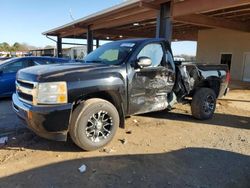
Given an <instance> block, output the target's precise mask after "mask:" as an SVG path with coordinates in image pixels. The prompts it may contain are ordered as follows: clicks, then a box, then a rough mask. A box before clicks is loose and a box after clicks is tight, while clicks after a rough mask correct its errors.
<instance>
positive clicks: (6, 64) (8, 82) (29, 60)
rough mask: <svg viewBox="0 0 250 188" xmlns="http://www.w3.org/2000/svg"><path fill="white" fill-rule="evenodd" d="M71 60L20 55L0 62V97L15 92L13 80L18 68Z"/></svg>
mask: <svg viewBox="0 0 250 188" xmlns="http://www.w3.org/2000/svg"><path fill="white" fill-rule="evenodd" d="M71 62H73V61H72V60H69V59H63V58H51V57H20V58H12V59H8V60H5V61H2V62H0V97H7V96H11V95H12V93H14V92H15V90H16V86H15V80H16V73H17V71H18V70H20V69H23V68H27V67H31V66H34V65H49V64H56V63H71Z"/></svg>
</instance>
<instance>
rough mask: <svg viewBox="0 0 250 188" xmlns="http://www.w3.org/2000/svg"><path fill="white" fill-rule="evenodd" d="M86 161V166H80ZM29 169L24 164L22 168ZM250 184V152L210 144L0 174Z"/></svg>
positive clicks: (28, 178)
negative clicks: (230, 150)
mask: <svg viewBox="0 0 250 188" xmlns="http://www.w3.org/2000/svg"><path fill="white" fill-rule="evenodd" d="M83 164H85V165H86V166H87V170H86V172H85V173H80V172H79V171H78V168H79V167H80V166H81V165H83ZM24 168H25V167H24ZM34 185H35V187H37V188H40V187H41V188H43V187H83V185H84V187H115V188H119V187H184V188H185V187H188V188H190V187H213V188H216V187H220V188H221V187H225V188H226V187H227V188H249V187H250V157H249V156H246V155H242V154H239V153H233V152H228V151H223V150H215V149H208V148H186V149H181V150H177V151H173V152H167V153H157V154H138V155H121V156H104V157H91V158H81V159H75V160H68V161H63V162H58V163H52V164H49V165H45V166H42V167H38V168H34V169H30V170H26V171H23V172H20V173H17V174H13V175H10V176H6V177H1V178H0V187H5V188H8V187H34Z"/></svg>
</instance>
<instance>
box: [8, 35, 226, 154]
mask: <svg viewBox="0 0 250 188" xmlns="http://www.w3.org/2000/svg"><path fill="white" fill-rule="evenodd" d="M84 60H85V63H79V64H67V65H51V66H41V67H31V68H27V69H23V70H21V71H19V72H18V74H17V82H16V84H17V92H16V93H15V94H13V96H12V100H13V109H14V110H15V111H16V113H17V115H18V116H19V117H21V119H23V120H25V121H26V123H27V125H28V127H29V128H30V129H32V130H33V131H34V132H35V133H37V134H38V135H40V136H42V137H44V138H48V139H53V140H58V141H66V139H67V136H68V133H69V134H70V136H71V138H72V140H73V141H74V142H75V143H76V144H77V145H78V146H79V147H81V148H83V149H85V150H95V149H98V148H100V147H103V146H105V145H106V144H108V143H109V142H110V141H111V140H112V138H113V137H114V135H115V133H116V130H117V128H118V127H124V123H125V117H126V116H130V115H134V114H142V113H147V112H153V111H160V110H164V109H171V108H172V107H173V105H174V104H175V103H176V102H180V103H182V102H185V103H187V102H190V104H191V109H192V114H193V116H194V117H195V118H197V119H203V120H204V119H209V118H211V117H212V116H213V114H214V111H215V107H216V99H217V98H218V97H221V96H223V95H224V94H226V92H227V87H228V82H229V71H228V67H227V66H226V65H211V66H209V65H196V64H182V63H180V64H178V63H177V64H176V63H175V62H174V59H173V55H172V50H171V48H170V45H169V43H168V42H167V41H165V40H164V39H133V40H122V41H115V42H111V43H108V44H105V45H103V46H101V47H100V48H98V49H96V50H95V51H93V52H92V53H90V54H89V55H87V56H86V57H85V59H84ZM190 98H192V100H190Z"/></svg>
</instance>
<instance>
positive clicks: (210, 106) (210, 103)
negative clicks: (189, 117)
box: [203, 95, 215, 113]
mask: <svg viewBox="0 0 250 188" xmlns="http://www.w3.org/2000/svg"><path fill="white" fill-rule="evenodd" d="M214 107H215V99H214V97H213V96H212V95H208V96H207V98H206V99H205V101H204V104H203V109H204V111H205V112H206V113H211V112H213V110H214Z"/></svg>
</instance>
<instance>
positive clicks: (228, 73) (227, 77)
mask: <svg viewBox="0 0 250 188" xmlns="http://www.w3.org/2000/svg"><path fill="white" fill-rule="evenodd" d="M226 81H227V82H229V81H230V72H229V71H228V72H227V74H226Z"/></svg>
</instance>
